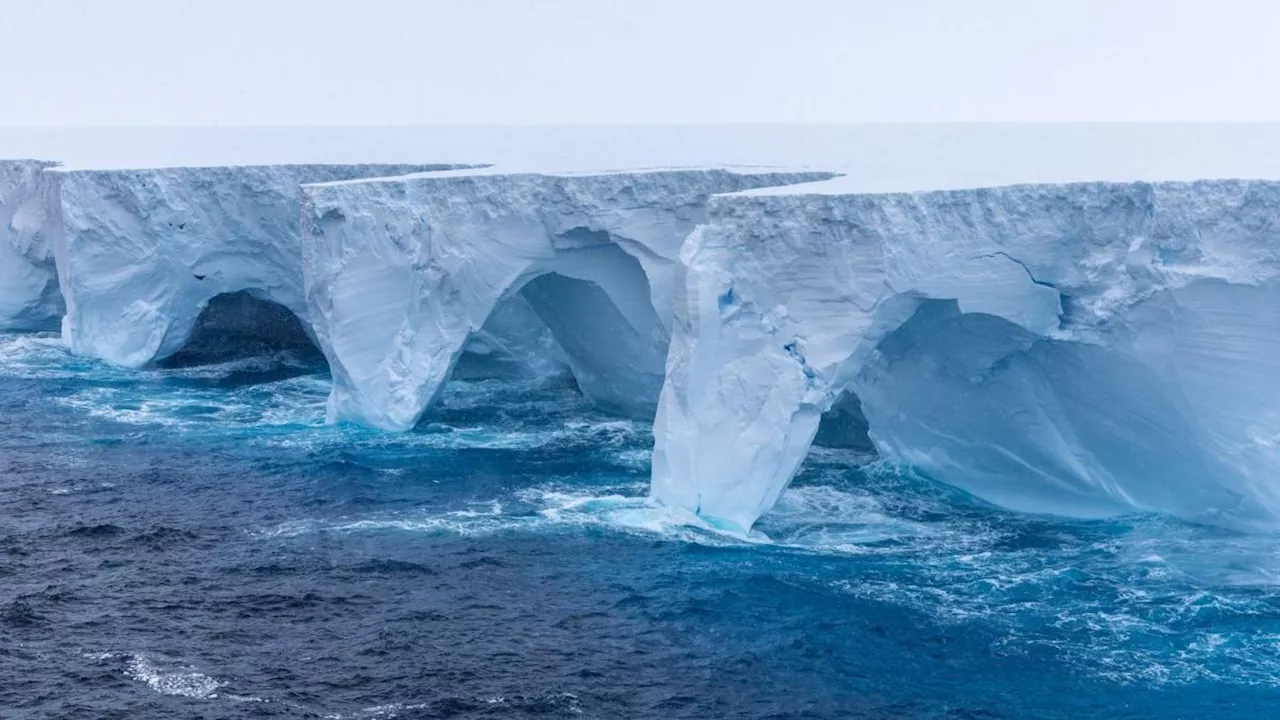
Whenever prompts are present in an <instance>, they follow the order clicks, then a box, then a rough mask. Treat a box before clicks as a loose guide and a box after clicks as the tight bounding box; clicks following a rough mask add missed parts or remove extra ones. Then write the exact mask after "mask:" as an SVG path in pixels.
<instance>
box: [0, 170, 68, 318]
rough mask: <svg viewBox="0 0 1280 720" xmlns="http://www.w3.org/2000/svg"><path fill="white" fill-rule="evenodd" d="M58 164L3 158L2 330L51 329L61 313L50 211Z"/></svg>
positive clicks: (0, 177)
mask: <svg viewBox="0 0 1280 720" xmlns="http://www.w3.org/2000/svg"><path fill="white" fill-rule="evenodd" d="M54 165H56V163H53V162H48V161H44V160H0V330H49V329H53V328H56V327H57V324H58V319H59V318H61V317H62V310H63V308H62V295H61V294H60V293H59V292H58V274H57V270H56V268H55V267H54V260H53V251H52V248H51V247H50V241H49V227H48V222H47V217H46V214H45V203H46V193H47V192H48V180H47V177H46V175H45V173H44V170H45V169H46V168H50V167H53V166H54Z"/></svg>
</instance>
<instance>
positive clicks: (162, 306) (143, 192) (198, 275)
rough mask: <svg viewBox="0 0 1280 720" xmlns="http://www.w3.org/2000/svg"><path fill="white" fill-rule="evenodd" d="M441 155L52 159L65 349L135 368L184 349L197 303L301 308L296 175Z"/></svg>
mask: <svg viewBox="0 0 1280 720" xmlns="http://www.w3.org/2000/svg"><path fill="white" fill-rule="evenodd" d="M452 167H456V166H447V165H270V166H226V167H175V168H154V169H141V170H84V169H54V170H50V171H47V172H45V173H44V176H45V177H46V178H47V179H48V181H49V182H50V184H51V186H52V187H51V188H50V190H49V191H48V192H46V193H45V196H46V198H47V202H46V206H45V213H46V215H47V216H48V217H49V218H50V219H51V221H52V222H51V223H50V225H51V227H50V231H49V233H50V239H51V242H52V247H53V251H54V254H55V256H56V260H57V263H56V264H57V271H58V280H59V284H60V286H61V291H62V296H63V299H64V300H65V303H66V315H65V316H64V317H63V321H62V334H63V338H64V340H66V342H67V343H68V345H69V346H70V348H71V350H72V352H75V353H77V354H80V355H89V356H93V357H98V358H102V359H104V360H107V361H109V362H112V363H115V364H117V365H123V366H127V367H140V366H142V365H146V364H147V363H150V362H152V361H154V360H159V359H163V358H165V357H167V356H169V355H172V354H173V353H175V352H177V351H178V350H179V349H181V348H182V346H183V344H184V343H185V342H186V340H187V337H188V336H189V335H190V333H191V330H192V328H193V327H194V326H195V322H196V319H197V317H198V316H199V314H200V312H201V311H202V310H203V309H204V308H205V306H206V305H207V303H208V302H209V301H210V300H211V299H212V298H214V297H215V296H218V295H220V294H223V293H233V292H240V291H245V292H248V293H249V294H251V295H253V296H254V297H257V298H259V299H261V300H267V301H270V302H275V303H279V304H280V305H283V306H284V307H286V308H288V309H289V310H291V311H292V312H293V313H294V314H295V315H297V316H298V317H300V318H303V319H304V327H307V325H306V323H305V318H306V301H305V299H304V296H303V288H302V266H301V259H300V258H301V248H300V246H299V240H300V235H299V217H300V208H299V192H300V191H299V185H300V184H301V183H307V182H320V181H330V180H342V179H350V178H357V177H372V176H379V175H396V174H405V173H410V172H420V171H430V170H440V169H449V168H452Z"/></svg>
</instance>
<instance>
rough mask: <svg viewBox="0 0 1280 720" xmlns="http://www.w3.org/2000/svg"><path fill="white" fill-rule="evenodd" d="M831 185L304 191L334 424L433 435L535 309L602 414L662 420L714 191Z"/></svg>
mask: <svg viewBox="0 0 1280 720" xmlns="http://www.w3.org/2000/svg"><path fill="white" fill-rule="evenodd" d="M830 177H832V174H831V173H782V172H738V171H729V170H716V169H712V170H672V171H652V172H634V173H606V174H596V175H586V174H563V175H550V174H531V173H527V174H503V173H501V172H497V171H479V172H475V171H472V172H462V173H446V174H441V175H422V176H411V177H405V178H385V179H378V180H369V181H355V182H343V183H327V184H317V185H310V186H307V187H306V188H304V192H305V195H306V200H305V209H304V234H305V239H304V242H303V251H304V255H303V258H304V266H305V270H306V283H307V298H308V302H309V307H310V317H311V322H312V323H313V326H314V328H315V331H316V336H317V339H318V341H319V345H320V347H321V348H322V349H323V350H324V352H325V355H326V357H327V358H328V360H329V364H330V368H331V370H332V372H333V379H334V388H333V394H332V396H331V397H330V402H329V419H330V421H353V422H359V423H363V424H366V425H371V426H374V427H379V428H385V429H391V430H405V429H409V428H411V427H413V426H414V424H416V423H417V421H418V419H419V418H420V417H421V416H422V414H423V413H424V412H425V411H426V409H427V408H428V407H429V406H430V404H431V403H432V401H433V400H434V399H435V397H436V396H437V394H438V393H439V391H440V388H441V386H442V384H443V382H444V381H445V379H446V378H447V377H449V375H450V373H451V371H452V370H453V367H454V365H455V364H456V363H457V361H458V358H459V356H460V354H461V353H462V351H463V350H464V348H466V347H467V345H468V343H469V342H472V341H473V339H474V338H475V336H476V334H477V333H479V332H480V331H481V329H482V328H483V327H484V326H485V324H486V322H488V321H489V319H490V317H491V316H492V315H493V314H494V311H495V308H497V307H499V306H500V305H502V304H503V303H504V302H510V301H511V300H512V299H513V298H516V297H520V298H522V299H523V302H524V303H526V304H527V305H528V307H530V308H532V310H533V311H534V313H536V314H537V316H538V317H539V318H540V319H541V320H542V322H543V323H545V326H546V327H547V328H550V331H551V334H552V335H553V336H554V338H555V340H556V341H557V344H558V345H559V347H560V349H561V350H562V351H563V356H564V359H565V361H566V362H567V363H568V365H569V367H570V369H571V370H572V372H573V374H574V377H575V378H576V379H577V381H578V384H579V386H580V387H581V388H582V390H583V392H584V393H585V394H586V395H587V396H588V397H589V398H591V399H592V400H593V401H594V402H596V403H597V404H598V405H600V406H602V407H606V408H610V409H613V410H615V411H618V412H622V413H625V414H629V415H636V416H646V415H652V413H653V411H654V407H655V405H656V400H657V396H658V392H659V389H660V387H661V385H662V376H663V369H664V364H665V363H664V358H665V356H666V348H667V343H668V341H669V337H670V329H669V323H670V308H671V296H672V290H673V288H674V287H675V286H676V284H677V267H678V266H677V264H676V262H675V260H676V256H677V254H678V252H679V248H680V246H681V243H682V242H683V241H684V239H685V237H686V236H687V235H688V233H689V231H690V230H692V229H693V227H694V226H695V225H696V224H698V223H699V222H701V221H702V220H703V219H704V218H705V207H706V203H707V199H708V197H709V196H710V195H712V194H714V193H720V192H731V191H738V190H743V189H749V188H758V187H765V186H771V185H782V184H788V183H796V182H805V181H812V180H816V179H825V178H830Z"/></svg>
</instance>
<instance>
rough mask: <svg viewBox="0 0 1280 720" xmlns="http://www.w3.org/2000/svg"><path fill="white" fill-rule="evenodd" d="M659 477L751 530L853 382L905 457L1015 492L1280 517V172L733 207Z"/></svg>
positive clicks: (715, 224)
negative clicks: (1244, 177) (1267, 178)
mask: <svg viewBox="0 0 1280 720" xmlns="http://www.w3.org/2000/svg"><path fill="white" fill-rule="evenodd" d="M681 261H682V263H683V264H684V265H685V266H687V272H686V274H685V276H684V278H683V284H682V287H681V288H680V291H679V292H677V293H676V294H675V297H676V298H677V301H676V303H675V305H674V330H673V337H672V341H671V352H670V355H669V357H668V361H667V377H666V383H665V385H664V387H663V390H662V395H661V400H660V405H659V409H658V413H657V419H656V425H655V428H654V433H655V440H656V447H655V453H654V461H653V485H652V493H653V495H654V497H656V498H657V499H659V500H660V501H662V502H664V503H668V504H672V505H677V506H682V507H687V508H689V509H691V510H694V511H696V512H698V513H700V514H702V515H704V516H706V517H708V518H711V519H713V520H714V521H718V522H721V523H724V524H726V525H728V526H732V527H736V528H738V529H745V528H748V527H750V526H751V524H752V523H753V522H754V521H755V520H756V519H757V518H758V517H759V515H760V514H762V513H763V512H765V511H766V510H768V509H769V507H771V506H772V505H773V503H774V502H775V501H776V500H777V498H778V496H779V494H780V493H781V492H782V491H783V489H784V488H785V487H786V486H787V484H788V483H789V482H790V480H791V479H792V477H793V476H794V475H795V473H796V472H797V470H798V469H799V467H800V464H801V462H802V461H803V459H804V457H805V454H806V453H807V451H808V448H809V444H810V442H811V441H812V439H813V437H814V434H815V432H816V430H817V427H818V421H819V417H820V416H821V414H822V412H823V411H824V410H826V409H827V408H828V407H830V405H831V404H832V403H833V402H834V401H835V399H836V398H837V397H838V396H839V395H840V394H841V393H842V392H845V391H850V392H853V393H855V394H856V396H857V398H858V399H859V400H860V402H861V406H862V411H863V413H864V414H865V417H866V419H867V422H868V423H869V425H870V436H871V438H872V440H873V441H874V443H875V445H876V448H877V450H878V451H879V452H880V453H881V454H882V455H884V456H885V457H887V458H889V459H892V460H899V461H902V462H906V463H910V464H911V465H913V466H915V467H917V468H919V469H920V470H922V471H924V472H926V473H928V474H930V475H932V476H934V477H937V478H939V479H941V480H944V481H946V482H949V483H952V484H955V485H958V486H960V487H963V488H966V489H968V490H970V491H971V492H973V493H975V494H977V495H978V496H980V497H983V498H986V499H988V500H991V501H993V502H996V503H998V504H1001V505H1003V506H1006V507H1010V508H1013V509H1018V510H1027V511H1032V512H1052V513H1061V514H1070V515H1080V516H1100V515H1108V514H1113V513H1116V512H1124V511H1129V510H1133V509H1140V510H1158V511H1164V512H1169V513H1173V514H1175V515H1179V516H1181V517H1185V518H1189V519H1193V520H1197V521H1204V522H1212V523H1217V524H1223V525H1229V526H1233V527H1244V528H1268V529H1274V528H1275V527H1276V526H1277V518H1280V183H1272V182H1247V181H1204V182H1191V183H1156V184H1147V183H1132V184H1102V183H1096V184H1074V185H1039V186H1013V187H1004V188H994V189H981V190H967V191H948V192H930V193H912V194H884V195H857V194H839V193H838V192H834V191H832V190H831V189H829V188H827V187H824V185H821V184H820V185H814V186H802V187H800V188H789V189H784V190H778V191H769V192H760V193H741V194H737V195H730V196H722V197H717V198H713V199H712V201H711V203H710V208H709V217H708V221H707V223H706V224H704V225H702V226H701V227H699V228H698V229H697V230H696V231H695V232H694V233H693V234H692V235H691V237H690V238H689V241H688V243H687V244H686V245H685V247H684V249H683V251H682V253H681Z"/></svg>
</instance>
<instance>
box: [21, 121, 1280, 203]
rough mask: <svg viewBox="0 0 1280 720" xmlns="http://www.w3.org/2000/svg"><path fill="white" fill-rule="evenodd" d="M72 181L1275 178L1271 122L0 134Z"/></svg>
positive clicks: (870, 189)
mask: <svg viewBox="0 0 1280 720" xmlns="http://www.w3.org/2000/svg"><path fill="white" fill-rule="evenodd" d="M18 157H36V158H43V159H51V160H60V161H62V162H63V163H64V164H65V165H66V166H68V167H73V168H81V169H112V168H139V167H171V166H187V165H262V164H304V163H406V164H407V163H423V164H427V163H467V164H480V163H493V164H495V165H496V166H497V167H496V168H494V171H500V172H533V171H538V172H557V173H559V172H573V171H589V170H594V169H599V168H663V167H666V168H680V167H684V168H689V167H734V168H735V169H737V168H742V167H746V166H754V167H756V168H761V169H763V168H771V169H778V170H783V169H811V170H831V171H836V172H841V173H844V174H845V176H844V177H842V178H839V179H837V180H832V181H827V182H825V183H822V184H812V185H806V186H791V187H788V188H783V189H775V190H766V191H753V192H771V193H788V194H794V193H798V192H824V193H835V192H839V193H883V192H909V191H918V190H943V189H963V188H973V187H987V186H993V185H1011V184H1019V183H1060V182H1084V181H1096V180H1108V181H1116V182H1124V181H1136V180H1147V181H1158V180H1196V179H1214V178H1254V179H1280V123H1267V124H1223V123H1219V124H1133V125H1093V124H985V125H967V124H965V125H962V124H956V125H935V124H898V125H843V126H841V125H808V126H805V125H793V126H786V125H732V126H636V127H624V126H557V127H486V126H475V127H435V128H433V127H416V128H408V127H406V128H165V129H74V130H68V129H57V130H50V129H44V130H22V129H0V158H18Z"/></svg>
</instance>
